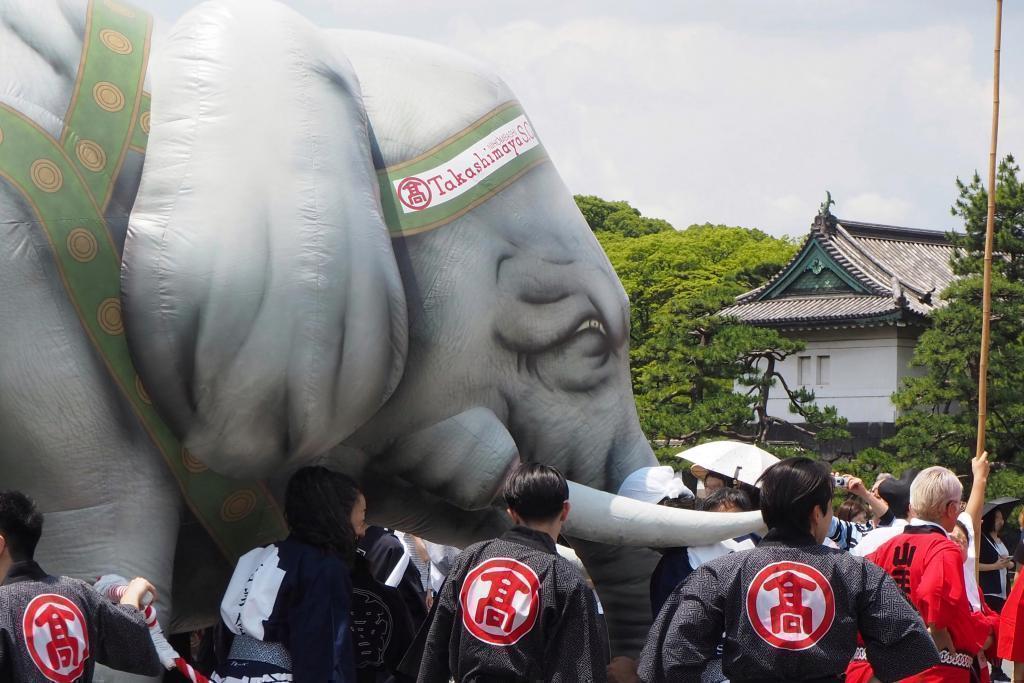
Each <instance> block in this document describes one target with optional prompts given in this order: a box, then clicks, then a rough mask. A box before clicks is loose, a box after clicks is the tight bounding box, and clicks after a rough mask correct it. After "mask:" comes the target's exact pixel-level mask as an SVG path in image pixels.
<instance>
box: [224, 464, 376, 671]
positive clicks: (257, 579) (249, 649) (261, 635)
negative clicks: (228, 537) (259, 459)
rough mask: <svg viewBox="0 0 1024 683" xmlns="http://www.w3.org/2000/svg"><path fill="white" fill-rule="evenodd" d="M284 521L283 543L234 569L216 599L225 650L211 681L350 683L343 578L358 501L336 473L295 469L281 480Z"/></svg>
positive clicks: (357, 524) (348, 589)
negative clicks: (224, 633) (227, 637)
mask: <svg viewBox="0 0 1024 683" xmlns="http://www.w3.org/2000/svg"><path fill="white" fill-rule="evenodd" d="M285 519H286V521H287V523H288V529H289V531H290V533H289V535H288V538H286V539H284V540H283V541H279V542H278V543H274V544H272V545H268V546H265V547H262V548H256V549H255V550H252V551H250V552H248V553H246V554H245V555H243V556H242V557H241V558H240V559H239V561H238V565H237V566H236V567H235V573H234V575H233V576H232V577H231V582H230V584H229V585H228V589H227V591H226V592H225V594H224V599H223V600H222V601H221V617H222V619H223V621H224V626H225V627H226V628H227V629H228V630H229V631H230V632H231V636H232V638H231V645H230V649H229V653H228V656H227V660H226V662H225V663H224V664H223V665H221V666H218V668H217V672H216V673H215V674H214V675H213V676H212V677H211V680H212V681H218V682H221V683H248V682H249V681H252V680H255V681H263V680H274V681H295V682H296V683H307V682H308V683H324V682H325V681H326V682H327V683H351V682H352V681H355V680H356V674H355V652H354V649H353V646H352V635H351V631H350V623H351V617H350V613H349V612H350V609H351V605H352V580H351V578H350V571H351V568H352V565H353V562H354V559H355V553H356V543H357V540H358V537H359V536H360V535H361V534H362V533H364V532H365V530H366V499H365V498H364V497H363V494H362V492H360V490H359V487H358V486H356V484H355V482H354V481H352V480H351V479H349V478H348V477H346V476H345V475H343V474H338V473H337V472H332V471H331V470H328V469H327V468H324V467H304V468H302V469H300V470H298V471H297V472H296V473H295V474H293V475H292V478H291V479H290V480H289V481H288V488H287V491H286V493H285ZM264 677H266V678H264Z"/></svg>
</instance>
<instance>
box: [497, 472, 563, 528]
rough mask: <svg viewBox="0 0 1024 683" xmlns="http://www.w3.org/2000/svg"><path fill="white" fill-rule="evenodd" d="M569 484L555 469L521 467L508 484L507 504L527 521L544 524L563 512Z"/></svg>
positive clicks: (506, 485)
mask: <svg viewBox="0 0 1024 683" xmlns="http://www.w3.org/2000/svg"><path fill="white" fill-rule="evenodd" d="M567 500H569V484H568V483H566V481H565V477H563V476H562V473H561V472H559V471H558V470H557V469H556V468H554V467H551V466H550V465H542V464H540V463H537V462H525V463H522V464H521V465H519V466H518V467H517V468H516V469H515V470H514V471H513V472H512V474H510V475H509V477H508V479H507V480H506V481H505V503H506V504H507V505H508V507H509V509H510V510H512V511H513V512H515V513H516V514H517V515H519V516H520V517H522V518H523V519H524V520H525V521H527V522H544V521H547V520H549V519H552V518H553V517H557V516H558V515H559V513H561V512H562V503H564V502H565V501H567Z"/></svg>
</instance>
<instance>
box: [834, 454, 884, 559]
mask: <svg viewBox="0 0 1024 683" xmlns="http://www.w3.org/2000/svg"><path fill="white" fill-rule="evenodd" d="M832 477H833V481H834V482H835V486H836V487H837V488H843V489H846V490H847V491H849V492H850V493H852V494H853V495H855V496H857V498H859V499H861V500H862V501H863V502H864V504H865V505H867V506H868V509H869V510H871V517H872V518H873V519H875V518H877V519H878V525H879V526H889V525H890V524H892V522H893V520H894V519H895V518H896V517H895V515H894V514H893V513H892V511H891V510H890V509H889V504H888V503H886V502H885V501H884V500H882V499H881V498H879V497H878V496H875V495H873V494H872V493H871V491H869V490H868V488H867V487H866V486H864V482H863V481H862V480H861V479H860V478H858V477H853V476H850V475H848V474H836V473H834V472H833V473H832ZM874 528H875V527H874V526H872V525H871V524H868V523H863V524H861V523H857V522H847V521H844V520H841V519H839V518H837V517H833V518H832V523H831V525H830V526H829V528H828V535H827V536H826V538H827V539H828V540H830V541H832V542H833V543H835V545H836V547H837V548H839V549H840V550H853V549H854V548H855V547H857V544H858V543H860V540H861V539H862V538H863V537H864V535H865V534H867V533H868V532H870V531H872V530H873V529H874Z"/></svg>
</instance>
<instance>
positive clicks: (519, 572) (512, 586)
mask: <svg viewBox="0 0 1024 683" xmlns="http://www.w3.org/2000/svg"><path fill="white" fill-rule="evenodd" d="M539 593H540V581H539V580H538V579H537V574H536V573H534V571H533V570H532V569H530V568H529V567H527V566H526V565H525V564H523V563H522V562H518V561H516V560H513V559H512V558H509V557H492V558H491V559H489V560H485V561H483V562H481V563H480V564H478V565H477V566H476V567H474V568H473V570H472V571H470V572H469V574H468V575H466V580H465V582H463V584H462V590H461V591H460V592H459V607H460V608H461V611H462V625H463V626H465V627H466V630H467V631H469V632H470V633H472V634H473V635H474V636H475V637H476V638H478V639H479V640H482V641H483V642H485V643H488V644H490V645H500V646H506V645H512V644H513V643H515V642H516V641H518V640H519V639H520V638H522V637H523V636H524V635H526V634H527V633H529V632H530V629H532V628H533V625H534V624H535V623H537V612H539V611H540V595H539Z"/></svg>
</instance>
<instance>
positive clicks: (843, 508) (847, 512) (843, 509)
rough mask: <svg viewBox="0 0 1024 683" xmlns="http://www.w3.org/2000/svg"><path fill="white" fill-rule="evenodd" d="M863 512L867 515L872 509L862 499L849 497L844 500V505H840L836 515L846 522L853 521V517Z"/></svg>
mask: <svg viewBox="0 0 1024 683" xmlns="http://www.w3.org/2000/svg"><path fill="white" fill-rule="evenodd" d="M862 512H863V513H864V514H865V515H867V514H870V511H869V510H868V509H867V507H866V506H865V505H864V503H862V502H860V499H858V498H847V499H846V500H844V501H843V503H842V505H840V506H839V509H838V510H836V517H838V518H839V519H841V520H843V521H844V522H852V521H853V518H854V517H856V516H857V515H859V514H860V513H862Z"/></svg>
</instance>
